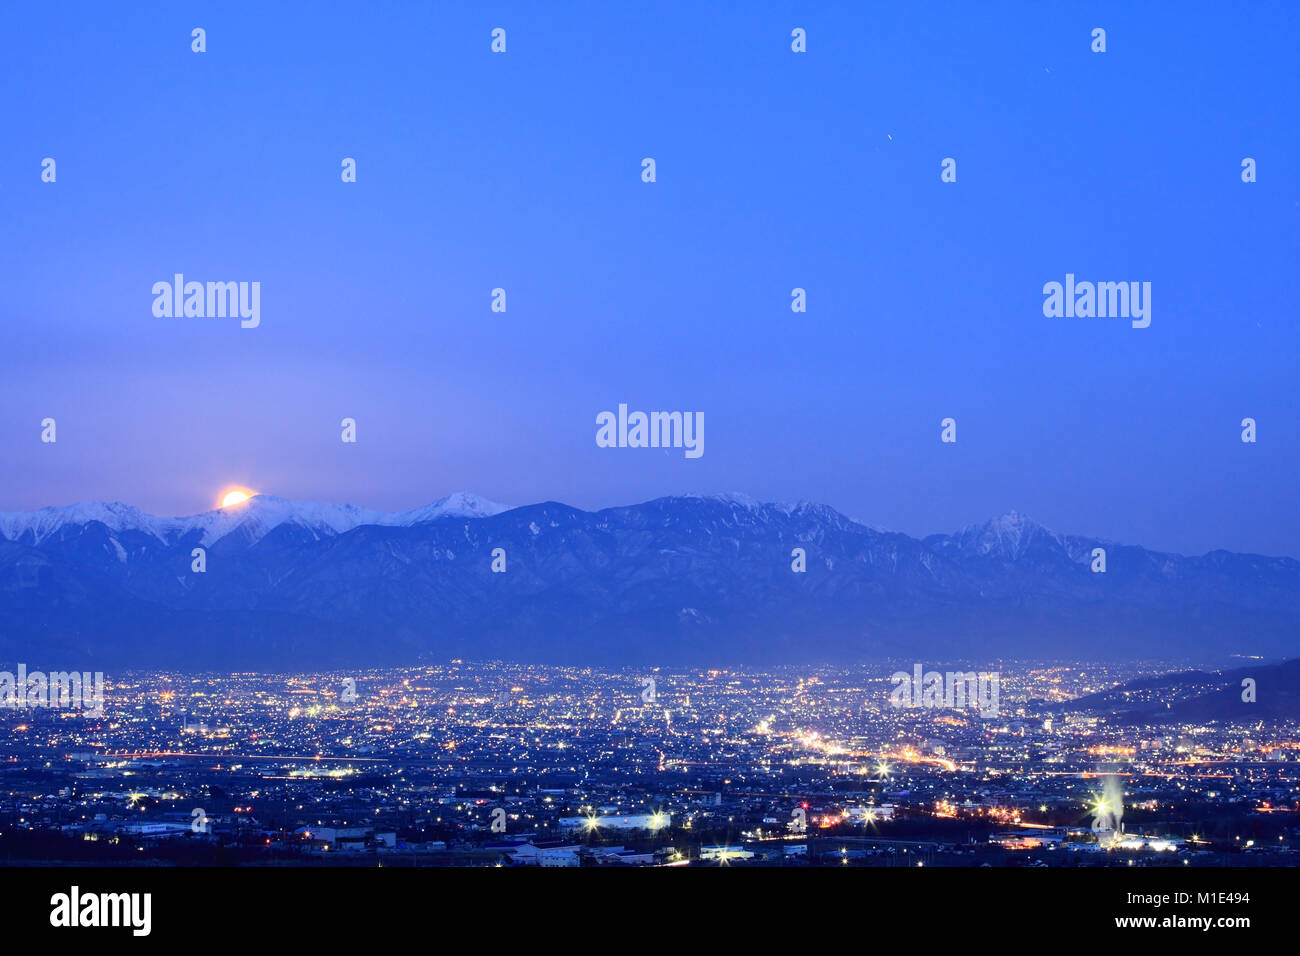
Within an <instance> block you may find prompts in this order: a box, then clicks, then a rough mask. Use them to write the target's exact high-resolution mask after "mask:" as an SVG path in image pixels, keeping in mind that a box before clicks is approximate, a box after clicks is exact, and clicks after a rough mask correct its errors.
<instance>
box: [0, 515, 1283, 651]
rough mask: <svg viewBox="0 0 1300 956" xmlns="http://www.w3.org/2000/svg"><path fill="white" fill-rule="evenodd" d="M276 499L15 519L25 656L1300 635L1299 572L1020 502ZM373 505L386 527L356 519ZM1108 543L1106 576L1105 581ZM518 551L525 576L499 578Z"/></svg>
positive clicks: (7, 629)
mask: <svg viewBox="0 0 1300 956" xmlns="http://www.w3.org/2000/svg"><path fill="white" fill-rule="evenodd" d="M262 497H263V496H259V497H258V498H254V499H251V500H250V502H249V503H247V504H246V505H241V506H236V509H244V510H236V509H222V510H221V511H219V512H209V513H207V514H206V515H200V516H192V518H191V519H154V518H152V516H143V512H138V511H136V510H134V509H132V510H130V511H123V510H122V509H120V508H119V509H117V510H114V509H113V507H112V506H108V505H102V510H101V509H97V508H93V507H92V508H86V509H82V510H75V507H76V506H74V510H73V511H69V512H66V513H64V514H63V517H65V518H68V522H66V523H63V524H61V525H58V526H57V527H56V526H55V523H54V522H53V521H52V520H49V519H50V517H51V516H50V514H49V513H45V519H47V520H45V523H44V524H42V523H41V522H40V521H36V522H35V524H33V522H32V521H31V520H27V521H26V522H24V521H18V520H15V519H14V518H13V516H12V515H0V655H5V656H9V657H13V658H15V659H23V660H27V659H31V658H33V657H34V656H36V654H35V651H40V652H41V653H42V654H45V653H48V652H55V651H57V652H59V653H65V654H67V655H69V656H75V657H77V658H78V659H82V660H85V659H94V660H100V659H104V660H109V659H112V660H114V661H115V662H124V663H128V664H152V665H155V666H157V665H160V664H162V663H164V662H166V663H168V664H170V665H173V666H182V665H184V666H198V665H199V664H201V663H204V664H210V665H212V666H220V667H224V666H233V667H265V666H285V667H303V668H304V669H306V668H307V667H308V666H323V665H325V664H327V663H339V664H348V665H352V664H355V663H357V662H363V663H364V662H371V663H380V662H393V663H401V662H409V661H411V660H415V659H430V658H440V659H445V658H446V657H454V656H463V657H470V658H476V659H483V658H487V657H496V658H500V659H511V660H519V661H523V662H530V661H535V662H539V663H543V662H555V663H582V662H590V663H593V664H595V663H602V664H613V665H619V664H637V665H640V664H642V663H646V664H655V663H661V664H678V663H684V664H689V663H696V662H698V663H708V664H714V663H721V664H727V663H731V664H755V665H757V664H768V663H782V662H804V661H822V662H828V663H834V662H849V661H854V660H861V659H864V658H868V657H881V656H897V655H900V654H908V655H913V656H916V657H917V658H918V659H921V660H934V659H935V656H936V655H961V656H964V657H976V656H981V655H983V656H990V657H996V656H998V655H1033V654H1038V655H1039V656H1041V655H1042V652H1043V651H1044V648H1050V649H1051V650H1052V652H1053V654H1052V655H1050V656H1056V653H1057V652H1060V651H1065V652H1066V653H1069V651H1070V649H1071V648H1074V649H1075V650H1077V656H1078V657H1080V658H1084V657H1088V658H1092V659H1098V658H1110V659H1122V658H1125V657H1133V656H1151V657H1170V656H1179V655H1183V656H1188V657H1192V656H1196V655H1201V656H1213V657H1216V658H1217V657H1221V656H1222V654H1223V652H1224V650H1225V648H1226V649H1230V650H1235V651H1240V652H1243V653H1252V654H1269V655H1284V654H1293V653H1294V651H1295V644H1296V637H1297V633H1298V626H1297V625H1298V624H1300V562H1298V561H1296V560H1294V559H1292V558H1285V557H1283V558H1273V557H1267V556H1261V555H1242V554H1233V553H1231V552H1227V551H1213V552H1209V553H1208V554H1206V555H1203V556H1200V557H1187V556H1182V555H1176V554H1168V553H1162V552H1155V551H1149V550H1146V549H1144V548H1141V547H1138V546H1134V545H1122V544H1115V543H1113V542H1105V541H1101V540H1100V539H1095V538H1089V537H1086V536H1081V535H1062V534H1057V533H1056V532H1050V531H1048V530H1047V529H1045V528H1043V527H1042V526H1040V525H1038V524H1037V523H1035V522H1033V521H1031V520H1030V519H1027V518H1025V517H1024V516H1022V515H1019V514H1017V513H1015V512H1010V513H1008V514H1007V515H1003V516H1000V517H998V518H995V519H991V520H990V521H987V522H984V523H982V524H976V525H968V526H967V527H965V528H963V529H961V530H959V531H957V532H955V533H953V534H949V535H930V536H928V537H926V538H924V539H918V538H913V537H910V536H908V535H905V534H902V533H899V532H890V531H881V530H877V529H874V528H871V527H869V526H867V525H865V524H861V523H859V522H855V521H853V520H851V519H849V518H847V517H845V516H844V515H842V514H841V513H839V512H838V511H836V510H835V509H833V508H830V507H828V506H825V505H816V504H811V503H808V502H802V503H798V504H795V505H778V504H771V503H769V504H760V503H757V502H755V501H754V500H753V499H744V498H741V497H738V496H734V495H723V496H708V497H699V496H671V497H665V498H657V499H653V500H651V501H647V502H642V503H639V504H632V505H622V506H617V507H612V508H605V509H601V510H600V511H594V512H589V511H583V510H581V509H578V508H574V507H571V506H569V505H565V504H563V503H560V502H540V503H537V504H532V505H523V506H519V507H514V508H504V506H499V505H493V504H492V503H490V502H486V501H485V499H480V498H477V497H476V496H469V495H462V496H453V497H449V498H444V499H440V500H439V502H435V503H434V504H433V505H430V506H426V507H425V508H417V509H414V510H412V511H407V512H396V513H382V512H367V511H366V510H365V509H355V508H351V506H320V507H323V508H326V509H327V510H326V511H325V512H321V511H319V510H317V508H316V506H311V507H304V506H303V505H302V504H301V503H293V502H284V501H283V500H281V499H274V498H269V497H267V498H266V500H259V499H260V498H262ZM308 505H310V503H308ZM124 507H125V506H124ZM349 509H351V510H349ZM498 509H500V510H498ZM489 512H490V513H489ZM28 514H29V516H30V515H31V514H38V515H39V514H42V513H40V512H37V513H28ZM371 514H375V515H379V516H380V520H379V521H376V522H374V523H357V522H358V521H359V520H363V519H365V518H366V517H367V516H368V515H371ZM100 515H102V516H104V517H107V518H108V519H109V521H110V522H112V524H111V525H110V523H106V522H104V521H101V520H99V517H98V516H100ZM214 515H215V517H214ZM140 516H143V517H140ZM394 516H400V520H399V519H398V518H396V517H394ZM250 517H251V519H253V520H249V519H250ZM198 519H203V520H198ZM176 521H180V522H182V523H181V524H179V525H169V524H166V523H167V522H176ZM133 522H134V524H133ZM156 522H162V524H157V523H156ZM223 522H224V523H223ZM14 532H16V533H14ZM200 547H201V548H204V549H205V554H204V571H202V572H201V573H200V572H195V571H194V570H193V567H194V564H193V561H194V559H193V558H192V552H193V550H194V549H195V548H200ZM1098 547H1101V548H1104V549H1105V550H1106V559H1107V570H1106V572H1105V573H1094V572H1093V571H1092V570H1091V567H1092V562H1093V557H1092V555H1093V550H1094V549H1095V548H1098ZM797 548H801V549H803V556H802V558H799V557H797V556H796V554H795V553H794V552H795V549H797ZM498 549H500V552H501V554H502V561H504V564H503V565H502V566H504V567H505V571H504V573H497V572H494V570H493V567H494V564H499V563H500V562H498V561H497V557H496V553H497V551H498ZM801 563H802V567H803V570H802V571H799V570H796V567H798V566H799V565H800V564H801ZM83 669H84V668H83Z"/></svg>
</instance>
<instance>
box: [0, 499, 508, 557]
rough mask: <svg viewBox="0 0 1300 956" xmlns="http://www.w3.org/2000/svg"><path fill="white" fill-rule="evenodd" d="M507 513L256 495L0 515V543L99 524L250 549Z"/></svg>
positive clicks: (476, 503) (472, 505) (169, 539)
mask: <svg viewBox="0 0 1300 956" xmlns="http://www.w3.org/2000/svg"><path fill="white" fill-rule="evenodd" d="M505 510H506V506H505V505H499V504H496V503H495V502H492V501H488V500H487V499H486V498H480V497H479V496H478V495H473V494H469V493H467V492H456V493H455V494H452V495H448V496H447V497H446V498H440V499H439V500H437V501H435V502H433V504H429V505H425V506H424V507H423V508H416V509H414V510H412V511H400V512H385V511H372V510H370V509H367V508H358V507H357V506H356V505H336V504H321V503H318V502H313V501H290V500H288V499H285V498H276V497H274V496H272V495H254V496H253V497H252V498H249V499H248V501H246V502H244V503H243V504H239V505H232V506H230V507H227V508H217V509H215V510H213V511H205V512H204V513H202V514H197V515H191V516H189V517H186V518H157V517H154V516H153V515H150V514H146V513H145V512H143V511H141V510H140V509H138V508H133V507H131V506H130V505H124V504H122V503H121V502H113V503H111V504H105V503H104V502H99V501H83V502H80V503H78V504H75V505H67V506H65V507H61V508H42V509H41V510H40V511H31V512H8V513H3V512H0V537H2V538H5V539H7V540H9V541H20V540H29V541H30V542H31V543H33V544H40V543H41V542H42V541H43V540H44V539H46V538H48V537H49V536H50V535H53V534H56V533H57V532H58V531H59V530H60V529H62V528H65V527H80V526H84V525H87V524H90V523H92V522H98V523H100V524H102V525H104V527H106V528H108V529H109V530H110V531H113V532H115V533H120V532H123V531H139V532H142V533H144V534H148V535H151V536H152V537H155V538H157V539H158V540H159V541H162V542H164V543H167V544H171V543H175V542H177V541H180V540H182V539H185V540H189V539H190V537H191V535H192V534H193V533H194V532H195V531H198V532H200V535H199V538H198V543H199V544H201V545H203V546H207V545H211V544H215V543H216V542H218V541H220V540H221V539H222V538H224V537H226V536H227V535H229V534H231V533H233V532H235V531H239V532H241V533H242V534H243V535H244V536H245V537H246V538H247V540H248V541H249V542H250V543H252V542H255V541H259V540H261V538H263V537H265V536H266V535H267V534H268V533H269V532H271V531H274V530H275V529H276V528H278V527H280V526H281V525H285V524H289V525H296V526H298V527H300V528H303V529H305V530H307V531H310V532H311V533H312V534H313V535H315V536H317V537H324V536H329V535H336V534H343V533H344V532H346V531H351V530H352V529H353V528H359V527H361V526H362V525H379V526H383V527H395V528H409V527H411V526H412V525H416V524H421V523H424V522H428V521H436V520H437V519H439V518H445V517H453V518H485V517H489V516H491V515H495V514H500V513H501V512H502V511H505Z"/></svg>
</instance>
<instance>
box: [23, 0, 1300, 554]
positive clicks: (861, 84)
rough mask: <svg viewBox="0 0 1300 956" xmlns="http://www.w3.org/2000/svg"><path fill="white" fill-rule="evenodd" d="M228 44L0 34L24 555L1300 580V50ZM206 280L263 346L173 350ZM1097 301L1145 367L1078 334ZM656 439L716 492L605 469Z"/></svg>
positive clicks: (177, 14) (1056, 33)
mask: <svg viewBox="0 0 1300 956" xmlns="http://www.w3.org/2000/svg"><path fill="white" fill-rule="evenodd" d="M228 6H234V5H226V4H211V5H191V6H186V5H182V4H157V5H130V6H128V7H127V8H126V9H111V10H110V9H108V8H106V7H103V6H98V5H88V4H87V5H66V6H60V7H57V8H55V9H49V8H36V7H30V6H26V7H22V8H15V9H14V10H12V11H10V13H9V15H8V16H9V29H8V30H6V31H5V35H4V36H3V38H0V55H2V56H3V61H4V62H5V64H6V65H5V69H4V72H3V79H2V80H0V82H2V84H3V85H2V86H0V94H2V97H3V102H4V105H5V121H4V132H3V141H4V148H3V150H0V183H2V184H3V185H2V187H0V189H2V195H0V204H2V205H3V208H4V210H5V220H6V226H7V228H6V230H5V235H6V240H5V247H6V248H5V253H6V254H5V255H4V257H3V258H2V259H0V278H2V279H3V282H4V287H5V290H6V293H7V294H6V295H5V296H4V297H3V300H0V510H23V509H30V508H36V507H40V506H43V505H50V504H64V503H68V502H72V501H77V500H83V499H105V500H121V501H126V502H128V503H131V504H135V505H137V506H139V507H142V508H144V509H146V510H149V511H152V512H155V513H162V514H188V513H193V512H196V511H201V510H205V509H206V508H208V507H210V506H211V505H212V503H213V498H214V496H215V495H216V494H217V492H218V490H219V489H220V488H222V487H224V486H226V485H229V484H243V485H247V486H249V487H251V488H253V489H256V490H259V491H264V492H268V493H272V494H277V495H281V496H284V497H290V498H305V499H313V500H323V501H347V502H352V503H356V504H359V505H364V506H367V507H373V508H386V509H393V510H397V509H405V508H411V507H415V506H417V505H419V504H422V503H425V502H428V501H430V500H433V499H435V498H437V497H440V496H442V495H444V494H446V493H448V492H450V491H454V490H459V489H466V490H471V491H475V492H477V493H479V494H482V495H484V496H486V497H488V498H492V499H495V500H498V501H503V502H506V503H511V504H523V503H529V502H532V501H537V500H544V499H556V500H561V501H565V502H568V503H570V504H574V505H577V506H579V507H587V508H595V507H604V506H608V505H613V504H623V503H628V502H632V501H639V500H644V499H647V498H651V497H656V496H659V495H663V494H670V493H678V492H683V491H743V492H746V493H749V494H751V495H754V496H755V497H758V498H761V499H764V500H767V499H776V500H793V499H809V500H814V501H822V502H826V503H828V504H831V505H833V506H835V507H837V508H839V509H840V510H841V511H844V512H845V513H847V514H849V515H852V516H854V517H857V518H859V519H860V520H863V521H866V522H867V523H870V524H873V525H876V526H880V527H886V528H891V529H895V530H900V531H906V532H908V533H911V534H917V535H921V534H928V533H932V532H937V531H949V530H953V529H955V528H957V527H960V526H961V525H964V524H967V523H970V522H974V521H979V520H983V519H984V518H986V517H989V516H991V515H993V514H997V513H1001V512H1004V511H1007V510H1010V509H1017V510H1019V511H1021V512H1022V513H1027V514H1030V515H1032V516H1033V517H1035V518H1036V519H1037V520H1039V521H1041V522H1042V523H1044V524H1046V525H1048V526H1049V527H1053V528H1055V529H1057V530H1061V531H1068V532H1078V533H1087V534H1096V535H1100V536H1104V537H1109V538H1113V539H1117V540H1122V541H1129V542H1134V543H1141V544H1144V545H1146V546H1148V547H1156V548H1162V549H1167V550H1175V551H1182V552H1191V553H1199V552H1202V551H1205V550H1209V549H1212V548H1219V547H1222V548H1228V549H1231V550H1243V551H1258V552H1263V553H1274V554H1293V555H1295V554H1300V545H1298V544H1297V540H1298V538H1300V508H1297V507H1296V498H1295V490H1296V486H1297V481H1296V479H1297V474H1298V472H1300V451H1298V449H1300V429H1298V427H1297V416H1298V414H1300V407H1297V405H1298V403H1297V400H1296V397H1295V395H1296V389H1295V380H1296V369H1297V367H1298V365H1297V358H1300V356H1298V355H1297V351H1298V349H1297V346H1298V345H1300V334H1298V333H1297V328H1296V321H1297V320H1296V317H1295V314H1294V307H1293V302H1294V290H1293V283H1294V279H1295V276H1296V267H1295V263H1296V260H1297V254H1298V253H1300V243H1298V242H1297V220H1298V218H1300V186H1298V185H1297V182H1298V181H1300V177H1298V176H1297V169H1296V164H1297V157H1298V156H1300V142H1298V140H1300V134H1298V132H1297V130H1298V129H1300V124H1298V123H1297V110H1296V106H1295V104H1296V102H1297V99H1296V97H1297V85H1298V83H1300V81H1298V80H1297V74H1296V70H1295V68H1294V66H1295V53H1294V51H1295V48H1296V43H1297V40H1298V39H1300V29H1297V27H1298V26H1300V12H1297V11H1298V10H1300V8H1296V7H1295V6H1294V5H1292V4H1281V3H1277V4H1252V5H1249V6H1244V5H1243V6H1237V7H1228V6H1227V5H1223V4H1200V5H1198V4H1183V5H1179V6H1178V7H1177V8H1176V11H1177V12H1176V13H1174V12H1172V11H1174V10H1175V8H1174V7H1173V6H1172V5H1165V4H1147V5H1142V9H1139V10H1132V9H1126V7H1128V6H1130V5H1126V4H1115V5H1096V4H1089V5H1082V4H1080V5H1071V4H1051V5H1042V4H1028V3H1026V4H988V5H986V4H979V5H975V4H963V5H962V6H961V8H960V9H952V10H945V9H943V8H942V7H941V8H939V9H938V10H937V11H936V10H932V9H930V8H926V9H925V10H924V11H923V10H922V9H921V8H919V7H916V6H914V5H910V4H898V5H893V6H892V8H882V7H880V6H879V5H871V6H868V5H865V4H849V3H843V4H817V5H815V8H813V9H812V12H808V8H806V7H805V5H797V4H775V3H756V4H743V5H742V4H725V5H723V4H710V5H700V4H688V3H683V4H673V3H658V4H654V5H652V6H650V7H643V6H641V5H630V4H629V5H617V6H616V9H611V6H614V5H609V4H598V3H589V4H588V3H583V4H579V3H558V4H548V5H545V6H546V7H548V8H549V9H542V7H543V5H540V4H517V5H509V4H468V3H465V4H374V5H362V6H357V5H352V4H347V5H343V4H340V5H335V6H321V5H310V6H309V5H300V6H290V5H280V4H277V5H274V6H273V9H270V10H268V9H264V8H263V7H262V6H261V5H258V6H256V7H255V6H254V5H241V6H239V7H238V8H237V9H227V7H228ZM812 6H813V5H808V7H812ZM196 26H197V27H203V28H204V29H206V31H207V52H206V53H203V54H195V53H192V52H191V50H190V42H191V41H190V31H191V29H192V28H194V27H196ZM1098 26H1100V27H1104V28H1105V29H1106V31H1107V47H1108V49H1107V52H1106V53H1104V54H1094V53H1092V52H1091V50H1090V42H1091V41H1090V33H1091V30H1092V29H1093V28H1094V27H1098ZM494 27H503V28H505V29H506V31H507V52H506V53H505V54H504V55H494V54H492V53H491V52H490V50H489V43H490V31H491V30H492V29H493V28H494ZM794 27H803V28H805V29H806V30H807V32H808V52H807V53H806V54H802V55H796V54H793V53H792V52H791V51H790V31H791V29H793V28H794ZM47 156H49V157H53V158H55V160H56V162H57V164H58V165H57V172H58V179H57V182H56V183H54V184H47V183H42V182H41V181H40V163H41V160H42V158H44V157H47ZM646 156H651V157H654V158H655V160H656V162H657V167H658V181H657V182H655V183H653V184H646V183H643V182H641V178H640V171H641V166H640V164H641V160H642V158H643V157H646ZM1246 156H1250V157H1253V158H1255V159H1256V160H1257V162H1258V165H1259V173H1258V178H1259V181H1258V182H1256V183H1254V184H1244V183H1242V182H1241V179H1240V163H1241V160H1242V158H1243V157H1246ZM343 157H354V158H355V159H356V160H357V163H358V181H357V182H356V183H355V184H344V183H342V182H341V181H340V176H339V172H340V162H341V160H342V158H343ZM944 157H954V158H955V159H956V160H957V163H958V166H957V169H958V181H957V182H956V183H955V184H945V183H941V182H940V179H939V172H940V161H941V160H942V159H943V158H944ZM176 272H183V273H184V274H185V275H186V277H187V278H189V279H198V280H201V281H202V280H222V281H225V280H245V281H253V280H255V281H259V282H260V283H261V289H262V295H261V313H262V317H261V325H260V327H259V328H257V329H248V330H244V329H241V328H240V327H239V323H238V321H237V320H223V319H200V318H189V319H177V318H171V319H166V318H162V319H160V318H156V317H155V316H154V315H153V313H152V309H151V306H152V301H153V296H152V294H151V292H150V289H151V287H152V285H153V283H154V282H157V281H160V280H169V279H170V278H171V276H172V275H173V274H174V273H176ZM1067 272H1073V273H1075V274H1076V276H1078V278H1079V279H1081V280H1082V279H1092V280H1096V281H1119V280H1126V281H1149V282H1151V283H1152V300H1153V301H1152V305H1153V310H1152V322H1151V326H1150V328H1148V329H1142V330H1138V329H1132V328H1131V327H1130V326H1129V323H1128V322H1126V321H1124V320H1122V319H1077V318H1076V319H1060V318H1053V319H1049V318H1045V317H1044V316H1043V314H1042V302H1043V295H1042V291H1041V290H1042V287H1043V284H1044V283H1045V282H1048V281H1052V280H1055V281H1062V280H1063V279H1064V276H1065V274H1066V273H1067ZM796 286H798V287H803V288H805V289H807V294H808V311H807V313H806V314H802V315H800V314H795V313H792V312H791V310H790V290H791V289H792V288H794V287H796ZM495 287H503V288H505V289H506V291H507V296H508V311H507V312H506V313H504V314H499V313H493V312H492V311H491V310H490V308H489V305H490V291H491V290H492V289H493V288H495ZM620 402H626V403H628V404H629V405H630V406H631V407H632V408H633V409H643V410H659V409H665V410H667V409H676V410H683V411H686V410H689V411H701V412H703V413H704V416H705V421H706V434H705V449H706V450H705V454H704V456H703V457H702V458H700V459H698V460H688V459H686V458H685V457H684V456H683V455H682V453H681V451H680V450H678V451H663V450H650V449H617V450H613V449H602V448H598V447H597V446H596V443H595V440H594V438H595V431H596V426H595V416H596V415H597V413H599V412H601V411H604V410H612V409H616V408H617V405H618V403H620ZM47 416H49V417H54V418H55V419H56V420H57V422H58V442H57V444H55V445H46V444H42V443H41V442H40V440H39V434H40V427H39V423H40V421H41V419H43V418H45V417H47ZM946 416H952V417H954V418H956V419H957V422H958V442H957V444H955V445H945V444H942V443H941V442H940V441H939V422H940V420H941V419H942V418H944V417H946ZM1246 416H1251V417H1254V418H1255V419H1256V420H1257V421H1258V423H1259V426H1258V427H1259V441H1258V443H1256V444H1254V445H1248V444H1243V443H1242V442H1241V441H1240V431H1241V428H1240V424H1239V423H1240V421H1241V419H1242V418H1243V417H1246ZM344 417H353V418H355V419H356V420H357V423H358V441H357V443H356V444H355V445H348V444H344V443H342V442H341V441H340V440H339V432H340V429H339V422H340V420H341V419H342V418H344Z"/></svg>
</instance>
